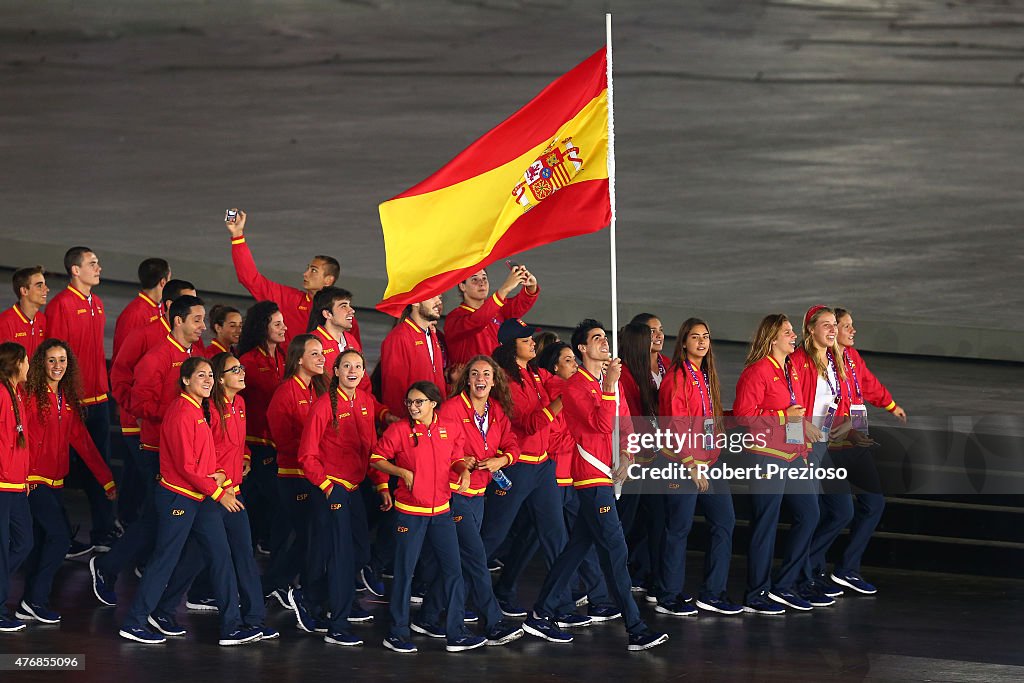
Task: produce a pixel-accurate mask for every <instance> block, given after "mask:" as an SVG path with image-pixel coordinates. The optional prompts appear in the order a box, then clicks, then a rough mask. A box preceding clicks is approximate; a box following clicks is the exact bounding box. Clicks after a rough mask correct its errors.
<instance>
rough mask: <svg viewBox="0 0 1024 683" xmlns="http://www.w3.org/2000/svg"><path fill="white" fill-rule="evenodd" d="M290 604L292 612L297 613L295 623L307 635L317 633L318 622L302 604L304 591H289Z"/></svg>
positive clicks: (295, 589) (296, 589)
mask: <svg viewBox="0 0 1024 683" xmlns="http://www.w3.org/2000/svg"><path fill="white" fill-rule="evenodd" d="M288 602H290V603H291V604H292V611H293V612H295V623H296V625H298V627H299V628H300V629H302V630H303V631H305V632H306V633H316V631H317V625H318V624H317V622H316V619H314V618H313V615H312V614H310V613H309V611H308V610H307V609H306V606H305V605H304V604H303V603H302V591H301V590H299V589H298V588H291V589H289V590H288Z"/></svg>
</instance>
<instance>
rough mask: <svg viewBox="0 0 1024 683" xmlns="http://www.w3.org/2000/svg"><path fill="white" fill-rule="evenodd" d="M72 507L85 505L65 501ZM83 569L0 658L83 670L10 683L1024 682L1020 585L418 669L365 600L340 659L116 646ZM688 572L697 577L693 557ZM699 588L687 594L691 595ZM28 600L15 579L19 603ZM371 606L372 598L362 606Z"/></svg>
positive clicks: (61, 579) (661, 624) (267, 651)
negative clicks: (55, 621) (395, 647)
mask: <svg viewBox="0 0 1024 683" xmlns="http://www.w3.org/2000/svg"><path fill="white" fill-rule="evenodd" d="M69 501H70V502H71V503H72V505H74V506H76V507H77V505H78V504H79V502H80V500H79V494H77V493H70V494H69ZM86 559H87V558H85V559H82V560H74V561H68V562H66V563H65V564H64V566H63V567H62V569H61V571H60V574H59V576H58V579H57V584H56V586H57V587H56V590H55V594H54V598H53V603H52V605H53V607H54V608H56V609H58V610H59V611H60V612H61V613H62V614H63V622H62V624H60V625H59V626H42V625H38V623H31V624H30V625H29V627H28V628H27V629H26V630H24V631H22V632H20V633H16V634H5V635H3V636H2V637H0V653H6V654H26V655H28V654H32V655H43V654H77V655H82V656H84V661H85V667H86V668H85V671H77V672H64V673H55V672H33V673H29V672H21V673H17V674H11V673H10V672H4V673H3V674H0V680H3V681H23V680H24V681H30V680H31V681H56V680H75V681H93V680H95V681H99V680H103V681H108V680H111V677H112V674H115V672H116V676H117V678H119V679H120V680H122V681H143V680H148V681H164V680H210V681H218V680H226V681H249V680H262V681H266V680H276V681H279V682H281V683H284V682H286V681H299V680H302V681H309V680H318V679H320V680H325V679H328V677H329V678H330V679H332V680H350V679H354V680H369V679H371V678H372V679H374V680H406V681H432V680H440V681H505V680H509V681H511V680H516V681H524V680H536V679H544V678H547V679H574V680H591V681H599V680H609V679H619V680H632V681H654V680H658V681H661V680H677V679H689V680H697V681H727V680H728V681H733V680H750V681H792V680H797V679H799V680H805V681H820V680H842V681H860V680H871V681H897V680H900V681H902V680H929V681H986V682H987V683H990V682H993V681H1019V680H1022V679H1024V652H1022V651H1021V649H1020V623H1021V620H1020V612H1021V610H1022V609H1024V581H1018V580H1007V579H1003V580H997V579H987V578H975V577H966V576H953V575H944V574H927V573H913V572H904V571H894V570H879V569H875V570H872V569H866V570H865V575H866V576H868V577H869V578H870V579H871V580H873V581H874V582H875V583H876V584H877V585H878V586H879V589H880V590H879V595H878V596H877V597H864V596H853V597H851V596H847V597H843V598H840V599H839V600H838V602H837V604H836V605H835V606H834V607H831V608H824V609H817V610H815V611H813V612H811V613H806V614H797V613H790V614H787V615H785V616H781V617H767V616H759V615H749V614H745V615H741V616H738V617H725V616H721V617H719V616H708V615H706V614H704V613H702V614H701V615H700V616H699V617H697V618H678V617H669V616H665V615H660V614H656V613H655V612H654V609H653V606H652V605H649V604H647V603H645V602H643V597H642V595H637V597H638V598H640V600H641V603H640V604H641V612H642V613H643V615H644V617H645V619H647V621H648V624H649V625H650V626H651V627H652V628H655V629H660V630H665V631H667V632H668V633H669V634H670V635H671V640H670V641H669V642H668V643H667V644H666V645H664V646H662V647H659V648H657V649H655V650H653V651H651V652H646V653H639V654H635V653H627V651H626V647H625V645H626V638H625V633H624V631H623V628H622V622H621V620H616V621H612V622H608V623H605V624H602V625H596V626H591V627H588V628H584V629H579V630H577V632H576V640H575V642H573V643H572V644H569V645H555V644H551V643H547V642H543V641H540V640H538V639H536V638H533V637H531V636H528V635H527V636H524V637H523V638H522V639H520V640H519V641H517V642H515V643H512V644H511V645H509V646H506V647H491V648H485V649H482V650H478V651H473V652H466V653H461V654H448V653H446V652H445V651H444V642H443V641H438V640H431V639H429V638H426V637H425V636H416V637H414V641H415V642H416V644H417V646H418V647H419V648H420V652H419V653H418V654H415V655H397V654H394V653H392V652H389V651H387V650H384V649H383V648H382V647H381V640H382V639H383V636H384V634H385V629H386V622H387V607H386V605H385V604H384V603H383V602H372V601H369V600H366V599H364V601H363V605H364V606H365V607H367V608H368V609H370V610H371V611H372V612H373V613H374V615H375V621H374V623H373V624H370V625H366V626H362V627H353V630H354V631H355V632H356V633H358V634H360V635H362V636H363V638H364V641H365V643H366V644H365V645H364V646H363V647H360V648H352V649H349V648H342V647H339V646H332V645H326V644H324V643H323V642H322V641H321V639H320V636H314V635H311V634H306V633H304V632H301V631H298V630H297V629H296V626H295V619H294V617H293V616H292V614H291V613H290V612H285V611H284V610H282V609H280V608H279V607H278V606H276V603H273V605H272V606H271V607H270V609H269V616H268V624H269V625H271V626H273V627H275V628H277V629H279V630H280V631H281V638H280V639H279V640H275V641H269V642H262V643H257V644H255V645H251V646H244V647H235V648H222V647H218V646H217V645H216V644H215V643H216V638H217V618H216V616H215V615H207V614H201V613H194V612H188V611H187V610H185V609H184V607H182V608H181V609H180V610H179V620H180V622H181V624H182V625H183V626H184V627H185V628H187V629H188V631H189V634H188V636H187V637H185V638H184V639H168V640H169V642H168V643H167V644H165V645H155V646H145V645H139V644H135V643H130V642H127V641H125V640H122V639H121V638H119V637H118V636H117V629H118V626H119V624H120V620H121V619H122V618H123V617H124V615H125V612H126V610H127V609H128V605H129V603H130V596H131V594H132V593H133V592H134V590H135V585H136V580H135V578H134V577H130V578H126V579H122V585H121V595H120V605H119V606H118V607H117V608H109V607H100V606H99V605H98V603H97V602H96V600H95V598H94V597H93V595H92V592H91V588H90V577H89V570H88V567H87V563H86ZM689 564H690V566H691V568H696V567H699V566H700V558H699V556H698V555H695V554H693V553H691V558H690V562H689ZM744 570H745V567H744V562H743V560H742V558H736V560H735V561H734V566H733V571H732V577H731V579H730V586H731V590H730V592H731V593H732V596H733V597H734V598H738V597H740V596H741V592H742V586H743V575H744ZM697 578H698V577H697V576H696V575H695V574H694V575H693V576H691V580H690V581H689V582H688V584H689V585H688V586H687V587H688V588H689V589H690V590H691V591H693V590H695V589H696V587H697V586H696V584H697V581H696V579H697ZM541 579H542V566H541V563H540V561H539V560H535V562H534V564H533V566H532V567H531V569H530V570H529V571H528V573H527V575H526V577H525V578H524V581H523V585H522V587H521V596H522V598H523V599H524V604H528V602H525V601H526V600H529V599H532V598H533V597H534V596H535V594H536V591H537V590H538V588H539V583H540V581H541ZM20 593H21V582H20V577H18V578H16V579H15V582H14V586H13V590H12V593H11V595H12V598H11V599H12V601H13V600H15V599H17V598H18V597H19V596H20ZM362 595H365V594H362Z"/></svg>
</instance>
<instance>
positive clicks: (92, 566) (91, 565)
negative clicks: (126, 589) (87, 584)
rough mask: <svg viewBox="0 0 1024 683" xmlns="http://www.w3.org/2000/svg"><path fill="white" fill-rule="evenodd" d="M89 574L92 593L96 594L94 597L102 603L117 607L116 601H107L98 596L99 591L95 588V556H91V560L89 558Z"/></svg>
mask: <svg viewBox="0 0 1024 683" xmlns="http://www.w3.org/2000/svg"><path fill="white" fill-rule="evenodd" d="M89 574H91V575H92V594H93V595H95V596H96V599H97V600H99V601H100V602H101V603H103V604H104V605H106V606H107V607H117V603H116V602H107V601H106V600H104V599H103V598H102V597H100V592H99V591H98V590H96V558H95V557H94V558H92V559H91V560H89Z"/></svg>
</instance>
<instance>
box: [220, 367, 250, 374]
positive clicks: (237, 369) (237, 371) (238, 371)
mask: <svg viewBox="0 0 1024 683" xmlns="http://www.w3.org/2000/svg"><path fill="white" fill-rule="evenodd" d="M229 372H230V373H231V374H232V375H244V374H245V366H244V365H236V366H235V367H233V368H231V369H230V370H225V371H224V373H225V374H227V373H229Z"/></svg>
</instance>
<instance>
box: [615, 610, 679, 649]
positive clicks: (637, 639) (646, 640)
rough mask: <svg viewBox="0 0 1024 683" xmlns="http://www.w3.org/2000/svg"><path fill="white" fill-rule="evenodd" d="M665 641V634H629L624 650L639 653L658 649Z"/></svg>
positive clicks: (652, 632) (649, 632)
mask: <svg viewBox="0 0 1024 683" xmlns="http://www.w3.org/2000/svg"><path fill="white" fill-rule="evenodd" d="M684 604H685V603H684ZM667 640H668V634H667V633H655V632H654V631H646V632H645V633H638V634H636V635H633V634H630V636H629V646H628V647H627V648H626V649H627V650H629V651H630V652H641V651H643V650H650V649H651V648H652V647H658V646H659V645H661V644H662V643H664V642H666V641H667Z"/></svg>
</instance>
